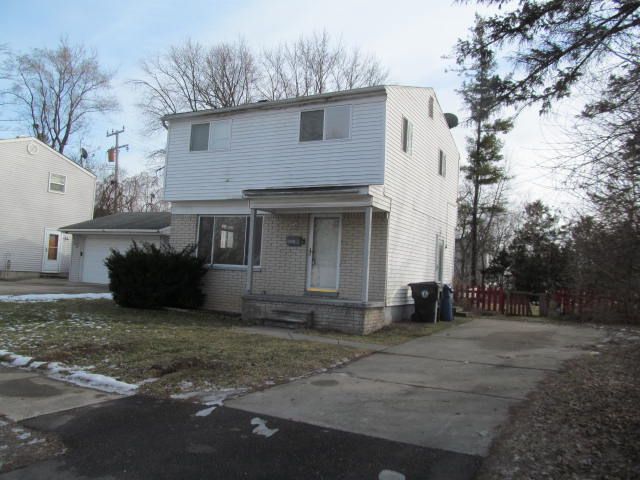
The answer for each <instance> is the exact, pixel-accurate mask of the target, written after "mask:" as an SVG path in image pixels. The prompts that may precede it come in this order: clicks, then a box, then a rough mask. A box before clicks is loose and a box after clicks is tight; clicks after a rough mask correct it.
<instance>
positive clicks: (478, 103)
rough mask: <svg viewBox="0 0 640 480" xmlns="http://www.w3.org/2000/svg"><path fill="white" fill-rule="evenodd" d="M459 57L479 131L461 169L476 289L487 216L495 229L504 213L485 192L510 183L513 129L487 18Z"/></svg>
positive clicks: (472, 122)
mask: <svg viewBox="0 0 640 480" xmlns="http://www.w3.org/2000/svg"><path fill="white" fill-rule="evenodd" d="M456 59H457V64H458V67H459V72H460V74H461V75H462V77H463V78H464V80H463V83H462V87H461V88H460V90H459V91H458V93H460V95H462V98H463V101H464V104H465V106H466V108H467V110H468V112H469V117H468V120H467V124H468V126H469V127H470V128H471V129H472V132H473V134H472V135H471V136H469V137H467V153H468V156H469V158H468V164H467V165H465V166H463V167H462V169H461V170H462V171H463V172H464V175H465V180H466V181H467V182H469V183H470V191H471V195H470V198H469V199H468V205H463V206H461V211H467V212H468V214H469V217H470V218H469V242H470V244H471V248H470V250H471V258H470V275H469V276H470V281H471V283H472V284H473V285H476V284H477V282H478V263H479V261H478V255H479V251H480V248H479V244H480V228H481V224H482V223H483V217H488V218H486V219H484V221H485V223H487V222H488V223H489V225H490V224H491V220H492V218H493V216H495V215H496V214H499V213H500V212H502V211H503V210H504V206H503V205H502V198H501V197H502V195H490V194H489V195H483V193H487V190H490V189H492V188H496V187H497V186H498V185H499V184H501V183H502V182H504V181H505V180H506V179H507V175H506V173H505V168H504V165H503V163H504V161H503V160H504V159H503V156H502V141H501V139H500V135H502V134H505V133H507V132H509V131H510V130H511V128H512V126H513V125H512V121H511V119H509V118H498V114H499V112H500V103H499V99H498V97H497V96H496V94H497V92H499V91H501V88H502V85H503V84H504V80H503V79H501V78H500V76H499V75H498V74H497V73H496V61H495V56H494V53H493V51H492V50H491V48H490V46H489V42H488V41H487V38H486V34H485V22H484V20H483V19H482V18H481V17H476V23H475V26H474V27H473V29H472V30H471V39H469V40H458V43H457V46H456ZM483 190H484V192H483ZM501 191H502V189H500V190H499V192H501Z"/></svg>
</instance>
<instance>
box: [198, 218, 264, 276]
mask: <svg viewBox="0 0 640 480" xmlns="http://www.w3.org/2000/svg"><path fill="white" fill-rule="evenodd" d="M249 226H250V221H249V216H247V215H240V216H228V217H218V216H202V217H200V226H199V228H198V257H200V258H201V259H202V260H204V262H205V263H206V264H208V265H232V266H242V265H247V264H248V261H247V260H248V257H247V255H248V254H249V235H250V234H251V232H250V231H249V230H250V229H249ZM253 238H254V244H253V265H254V266H259V265H260V254H261V250H262V245H261V242H262V216H257V217H256V222H255V231H254V232H253Z"/></svg>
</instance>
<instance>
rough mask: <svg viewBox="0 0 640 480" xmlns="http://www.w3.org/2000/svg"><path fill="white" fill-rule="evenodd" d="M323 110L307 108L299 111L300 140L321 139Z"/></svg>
mask: <svg viewBox="0 0 640 480" xmlns="http://www.w3.org/2000/svg"><path fill="white" fill-rule="evenodd" d="M323 129H324V110H309V111H306V112H301V113H300V141H301V142H310V141H313V140H322V136H323Z"/></svg>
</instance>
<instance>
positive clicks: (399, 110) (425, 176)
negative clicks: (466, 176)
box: [384, 87, 459, 305]
mask: <svg viewBox="0 0 640 480" xmlns="http://www.w3.org/2000/svg"><path fill="white" fill-rule="evenodd" d="M432 96H433V97H434V98H435V96H434V93H433V91H432V90H431V89H426V88H412V87H388V88H387V113H386V118H387V137H388V138H396V139H397V138H398V132H400V131H401V129H402V118H403V116H405V117H406V118H409V119H412V120H413V121H414V138H413V152H412V155H411V157H410V159H408V157H407V156H406V154H404V153H403V152H402V149H401V148H399V146H398V143H397V140H396V141H395V142H388V143H387V146H386V170H385V184H384V192H385V195H386V196H387V197H389V198H390V200H391V211H390V213H389V239H388V253H387V255H388V260H387V288H386V301H387V305H404V304H408V303H412V300H411V295H410V289H409V288H408V286H407V284H408V283H410V282H418V281H433V280H436V279H437V275H436V272H437V269H436V241H435V238H436V236H440V238H441V239H442V240H443V243H444V254H443V261H442V281H443V282H445V283H451V282H452V280H453V252H454V245H455V226H456V214H457V207H456V198H457V186H458V184H457V178H458V175H457V170H458V158H459V156H458V150H457V147H456V145H455V143H454V141H453V138H452V136H451V132H450V131H449V128H448V127H447V125H446V122H445V120H444V116H443V114H442V112H441V111H440V110H439V106H438V102H437V101H435V103H434V110H435V111H434V119H433V120H431V119H430V118H429V115H428V110H429V98H430V97H432ZM438 149H442V151H443V152H444V153H445V154H446V156H447V162H448V164H449V165H448V169H449V173H450V174H449V175H447V177H446V178H444V179H443V177H441V176H440V175H438V169H437V167H436V165H434V163H435V161H436V160H437V158H436V155H437V152H438Z"/></svg>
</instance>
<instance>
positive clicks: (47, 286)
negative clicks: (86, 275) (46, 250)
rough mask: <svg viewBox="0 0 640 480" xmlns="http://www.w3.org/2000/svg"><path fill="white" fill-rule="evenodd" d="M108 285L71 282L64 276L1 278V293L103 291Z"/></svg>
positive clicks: (106, 290)
mask: <svg viewBox="0 0 640 480" xmlns="http://www.w3.org/2000/svg"><path fill="white" fill-rule="evenodd" d="M108 291H109V288H108V286H107V285H100V284H96V283H79V282H70V281H69V280H66V279H64V278H35V279H27V280H0V295H28V294H39V293H103V292H108Z"/></svg>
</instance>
